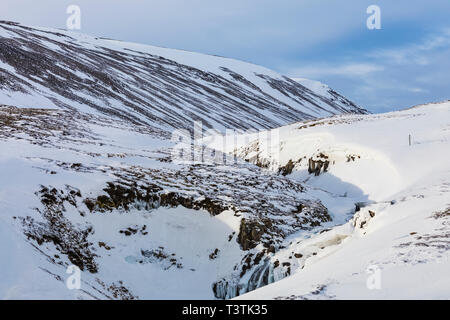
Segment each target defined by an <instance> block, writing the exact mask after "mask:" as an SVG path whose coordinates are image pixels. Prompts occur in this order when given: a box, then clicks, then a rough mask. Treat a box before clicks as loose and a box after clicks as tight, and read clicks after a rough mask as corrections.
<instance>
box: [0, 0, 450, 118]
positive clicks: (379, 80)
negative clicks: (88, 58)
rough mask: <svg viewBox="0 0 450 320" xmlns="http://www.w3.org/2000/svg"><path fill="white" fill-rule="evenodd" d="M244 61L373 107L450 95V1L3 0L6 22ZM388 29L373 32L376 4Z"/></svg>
mask: <svg viewBox="0 0 450 320" xmlns="http://www.w3.org/2000/svg"><path fill="white" fill-rule="evenodd" d="M70 4H76V5H78V6H80V8H81V13H82V24H81V27H82V29H81V31H80V32H83V33H88V34H92V35H97V36H104V37H108V38H114V39H120V40H127V41H133V42H141V43H147V44H152V45H157V46H164V47H170V48H178V49H185V50H190V51H198V52H203V53H209V54H216V55H221V56H227V57H232V58H237V59H241V60H245V61H249V62H253V63H256V64H260V65H264V66H266V67H269V68H272V69H274V70H277V71H279V72H281V73H283V74H286V75H288V76H291V77H293V78H310V79H315V80H320V81H322V82H324V83H326V84H328V85H330V86H331V87H332V88H334V89H336V90H337V91H339V92H341V93H343V94H344V95H345V96H347V97H348V98H350V99H352V100H354V101H355V102H357V103H358V104H360V105H362V106H364V107H366V108H367V109H369V110H371V111H372V112H383V111H388V110H393V109H401V108H405V107H409V106H412V105H416V104H420V103H426V102H431V101H441V100H446V99H450V18H449V16H450V0H427V1H425V0H395V1H394V0H278V1H276V0H227V1H224V0H223V1H218V0H115V1H111V0H72V1H66V0H39V1H36V0H1V2H0V20H12V21H18V22H21V23H24V24H28V25H33V26H47V27H56V28H65V26H66V20H67V17H68V15H67V14H66V9H67V7H68V5H70ZM373 4H375V5H378V6H379V7H380V9H381V29H380V30H369V29H368V28H367V27H366V20H367V18H368V17H369V15H368V14H367V13H366V9H367V7H368V6H369V5H373Z"/></svg>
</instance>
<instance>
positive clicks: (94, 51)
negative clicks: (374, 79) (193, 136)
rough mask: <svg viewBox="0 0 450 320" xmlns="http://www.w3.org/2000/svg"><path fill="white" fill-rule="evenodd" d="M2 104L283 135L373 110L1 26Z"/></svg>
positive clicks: (224, 71) (211, 60)
mask: <svg viewBox="0 0 450 320" xmlns="http://www.w3.org/2000/svg"><path fill="white" fill-rule="evenodd" d="M0 44H1V50H0V84H1V86H0V98H1V103H3V104H6V105H13V106H17V107H40V108H62V109H66V110H67V109H68V110H74V109H76V110H79V111H84V112H89V113H96V114H104V115H105V114H106V115H110V116H113V117H116V118H121V119H125V120H127V121H131V122H133V123H140V124H144V123H145V124H147V125H151V126H154V127H157V128H160V129H165V130H173V129H174V128H176V129H181V128H184V129H191V128H192V121H193V120H198V121H202V122H203V125H204V126H205V127H206V128H214V129H217V130H221V131H223V130H224V129H225V128H239V129H249V128H256V129H261V128H274V127H277V126H280V125H284V124H287V123H292V122H295V121H299V120H304V119H312V118H317V117H326V116H331V115H334V114H341V113H366V112H367V111H366V110H364V109H362V108H360V107H358V106H356V105H355V104H354V103H352V102H351V101H349V100H347V99H345V98H344V97H342V96H339V98H338V99H336V97H331V98H330V96H329V95H326V96H322V95H321V93H319V92H315V91H314V90H310V89H308V88H306V87H304V86H302V85H300V84H299V83H297V82H295V81H293V80H291V79H289V78H287V77H284V76H282V75H280V74H278V73H276V72H273V71H271V70H269V69H267V68H264V67H260V66H256V65H252V64H249V63H245V62H241V61H237V60H233V59H227V58H221V57H216V56H209V55H204V54H198V53H192V52H185V51H181V50H173V49H165V48H158V47H152V46H147V45H140V44H134V43H126V42H120V41H114V40H106V39H100V38H95V37H91V36H87V35H83V34H78V33H73V32H67V31H63V30H54V29H47V28H31V27H26V26H23V25H20V24H17V23H12V22H0Z"/></svg>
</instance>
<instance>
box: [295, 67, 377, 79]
mask: <svg viewBox="0 0 450 320" xmlns="http://www.w3.org/2000/svg"><path fill="white" fill-rule="evenodd" d="M383 70H384V67H383V66H379V65H376V64H370V63H353V64H344V65H338V66H334V65H324V64H322V65H317V66H309V67H305V68H298V69H295V70H293V71H291V72H290V73H291V74H295V75H298V76H301V77H306V78H308V77H309V78H313V79H314V78H321V77H324V76H343V77H364V76H367V75H368V74H370V73H373V72H378V71H383Z"/></svg>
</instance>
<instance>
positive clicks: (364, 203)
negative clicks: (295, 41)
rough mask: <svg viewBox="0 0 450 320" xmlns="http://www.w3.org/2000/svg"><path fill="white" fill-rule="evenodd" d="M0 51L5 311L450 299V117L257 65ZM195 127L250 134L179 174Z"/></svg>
mask: <svg viewBox="0 0 450 320" xmlns="http://www.w3.org/2000/svg"><path fill="white" fill-rule="evenodd" d="M0 44H1V45H0V299H231V298H237V299H239V298H244V299H341V298H441V299H448V298H450V268H449V267H450V265H449V260H448V259H449V249H450V240H449V237H450V197H449V195H450V162H449V161H448V159H449V156H450V148H449V147H450V145H449V144H450V102H442V103H435V104H428V105H423V106H417V107H414V108H410V109H408V110H403V111H398V112H391V113H386V114H368V112H367V111H366V110H364V109H362V108H361V107H359V106H357V105H356V104H354V103H353V102H351V101H349V100H348V99H346V98H344V97H343V96H342V95H340V94H339V93H337V92H335V91H334V90H332V89H331V88H329V87H328V86H326V85H323V84H321V83H318V82H315V81H310V80H306V79H295V80H293V79H290V78H287V77H285V76H282V75H280V74H278V73H276V72H274V71H271V70H269V69H266V68H263V67H260V66H256V65H252V64H249V63H245V62H240V61H237V60H233V59H227V58H222V57H216V56H208V55H203V54H198V53H191V52H185V51H181V50H173V49H165V48H157V47H151V46H146V45H140V44H132V43H125V42H120V41H113V40H107V39H100V38H95V37H91V36H86V35H81V34H78V33H74V32H67V31H63V30H55V29H46V28H32V27H27V26H23V25H20V24H17V23H12V22H0ZM195 121H196V122H197V123H201V124H202V126H203V128H204V129H215V130H216V131H217V132H218V133H225V132H226V129H239V130H240V131H239V132H240V133H239V135H237V136H235V135H234V136H233V137H226V136H225V137H224V136H221V135H219V134H218V133H216V135H214V136H210V137H206V138H204V139H203V140H199V139H197V140H196V143H197V144H196V145H194V146H193V147H192V148H191V146H190V145H189V148H188V149H185V151H186V150H187V152H188V153H187V154H186V153H185V154H184V155H183V158H178V157H175V155H179V151H180V150H179V149H178V147H179V146H180V140H179V139H174V136H173V135H172V133H173V132H174V130H178V132H180V131H179V129H182V130H183V131H181V132H184V133H185V134H192V133H194V134H195V130H194V122H195ZM247 129H253V130H254V131H252V132H250V131H245V132H247V133H245V132H244V131H243V130H247ZM257 130H262V131H257ZM268 137H271V138H270V141H269V139H268ZM177 138H180V137H178V136H177ZM229 140H232V143H225V142H229ZM182 141H184V140H183V139H182ZM182 141H181V142H182ZM269 142H270V143H269ZM202 144H203V146H202ZM181 145H182V146H183V143H181ZM199 150H200V151H201V152H202V153H201V154H203V156H204V158H199V157H198V154H199ZM214 150H215V151H214ZM191 152H193V155H194V156H193V157H191V156H192V154H191ZM206 156H208V157H206ZM205 159H208V161H202V160H205ZM180 160H182V161H180ZM74 267H76V268H74ZM77 269H79V270H80V274H79V278H78V279H79V280H80V286H79V287H78V286H75V287H74V283H76V281H75V282H71V281H72V280H73V279H74V277H75V276H77Z"/></svg>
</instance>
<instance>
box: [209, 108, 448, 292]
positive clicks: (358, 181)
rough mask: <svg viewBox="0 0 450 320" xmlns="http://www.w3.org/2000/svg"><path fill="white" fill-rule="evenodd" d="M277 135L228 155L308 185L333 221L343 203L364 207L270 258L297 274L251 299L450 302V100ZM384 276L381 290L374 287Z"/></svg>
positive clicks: (242, 142) (303, 125)
mask: <svg viewBox="0 0 450 320" xmlns="http://www.w3.org/2000/svg"><path fill="white" fill-rule="evenodd" d="M274 131H276V132H277V133H276V136H277V137H279V140H278V143H277V144H275V145H274V144H273V143H272V144H267V136H268V134H267V133H265V132H261V133H259V136H258V135H256V134H254V135H249V136H247V137H240V138H239V139H237V140H238V143H237V147H236V146H233V145H231V146H229V147H236V148H235V149H234V150H231V149H230V150H225V151H228V152H231V153H235V154H237V155H238V156H240V157H242V158H244V159H247V160H248V161H249V162H251V163H255V164H258V165H260V166H262V167H265V168H267V169H266V170H268V171H273V172H279V173H280V175H286V176H287V177H290V178H291V179H293V180H294V181H297V182H299V183H301V184H302V185H303V186H304V187H305V189H306V190H307V191H308V192H310V193H312V194H314V195H315V196H316V197H318V198H319V199H321V201H322V203H323V204H324V205H325V206H326V207H327V208H328V209H329V213H330V215H331V217H332V218H333V221H337V220H338V219H339V217H343V214H345V210H344V211H343V209H344V207H343V204H345V203H348V202H353V203H354V204H355V210H354V212H350V214H348V213H347V216H346V217H347V218H346V219H344V221H343V222H342V223H337V224H336V226H335V227H332V228H329V229H328V230H324V231H323V232H321V233H317V234H314V235H312V236H308V237H305V236H304V235H302V234H298V235H295V236H292V237H290V238H289V240H290V243H291V245H290V246H288V247H287V248H286V249H284V250H280V251H279V252H277V253H276V254H274V255H273V257H271V261H272V264H274V265H275V264H276V265H282V264H289V265H290V267H291V274H292V275H291V276H290V277H288V278H286V279H283V280H281V281H279V282H276V283H274V284H271V285H269V286H266V287H264V288H261V289H258V290H255V291H253V292H251V293H249V294H246V295H243V296H242V299H274V298H276V299H330V298H333V299H368V298H371V299H373V298H381V299H405V298H406V299H423V298H426V299H429V298H439V299H447V298H448V297H449V287H450V286H449V284H450V282H449V279H450V272H449V270H450V265H449V263H450V261H449V257H450V255H449V254H450V221H449V218H450V212H449V210H450V182H449V181H450V162H449V161H448V159H449V156H450V153H449V152H450V102H442V103H435V104H428V105H421V106H417V107H413V108H410V109H407V110H403V111H398V112H390V113H385V114H376V115H363V116H359V115H344V116H335V117H332V118H326V119H320V120H313V121H306V122H300V123H296V124H292V125H289V126H285V127H282V128H279V129H275V130H274ZM272 135H274V133H272ZM410 139H411V140H410ZM217 141H220V139H217ZM217 141H216V143H217ZM246 141H247V142H246ZM409 141H411V144H410V142H409ZM220 145H221V144H220V143H218V144H217V145H216V147H219V146H220ZM328 196H330V198H331V199H330V198H328V199H327V197H328ZM330 200H331V201H330ZM274 270H275V271H273V272H274V273H276V270H277V268H275V269H274ZM376 270H378V271H379V275H380V281H381V282H380V290H369V289H368V287H367V286H366V282H367V281H368V279H371V278H370V276H371V275H372V274H371V273H370V272H375V271H376ZM378 271H376V272H378Z"/></svg>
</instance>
